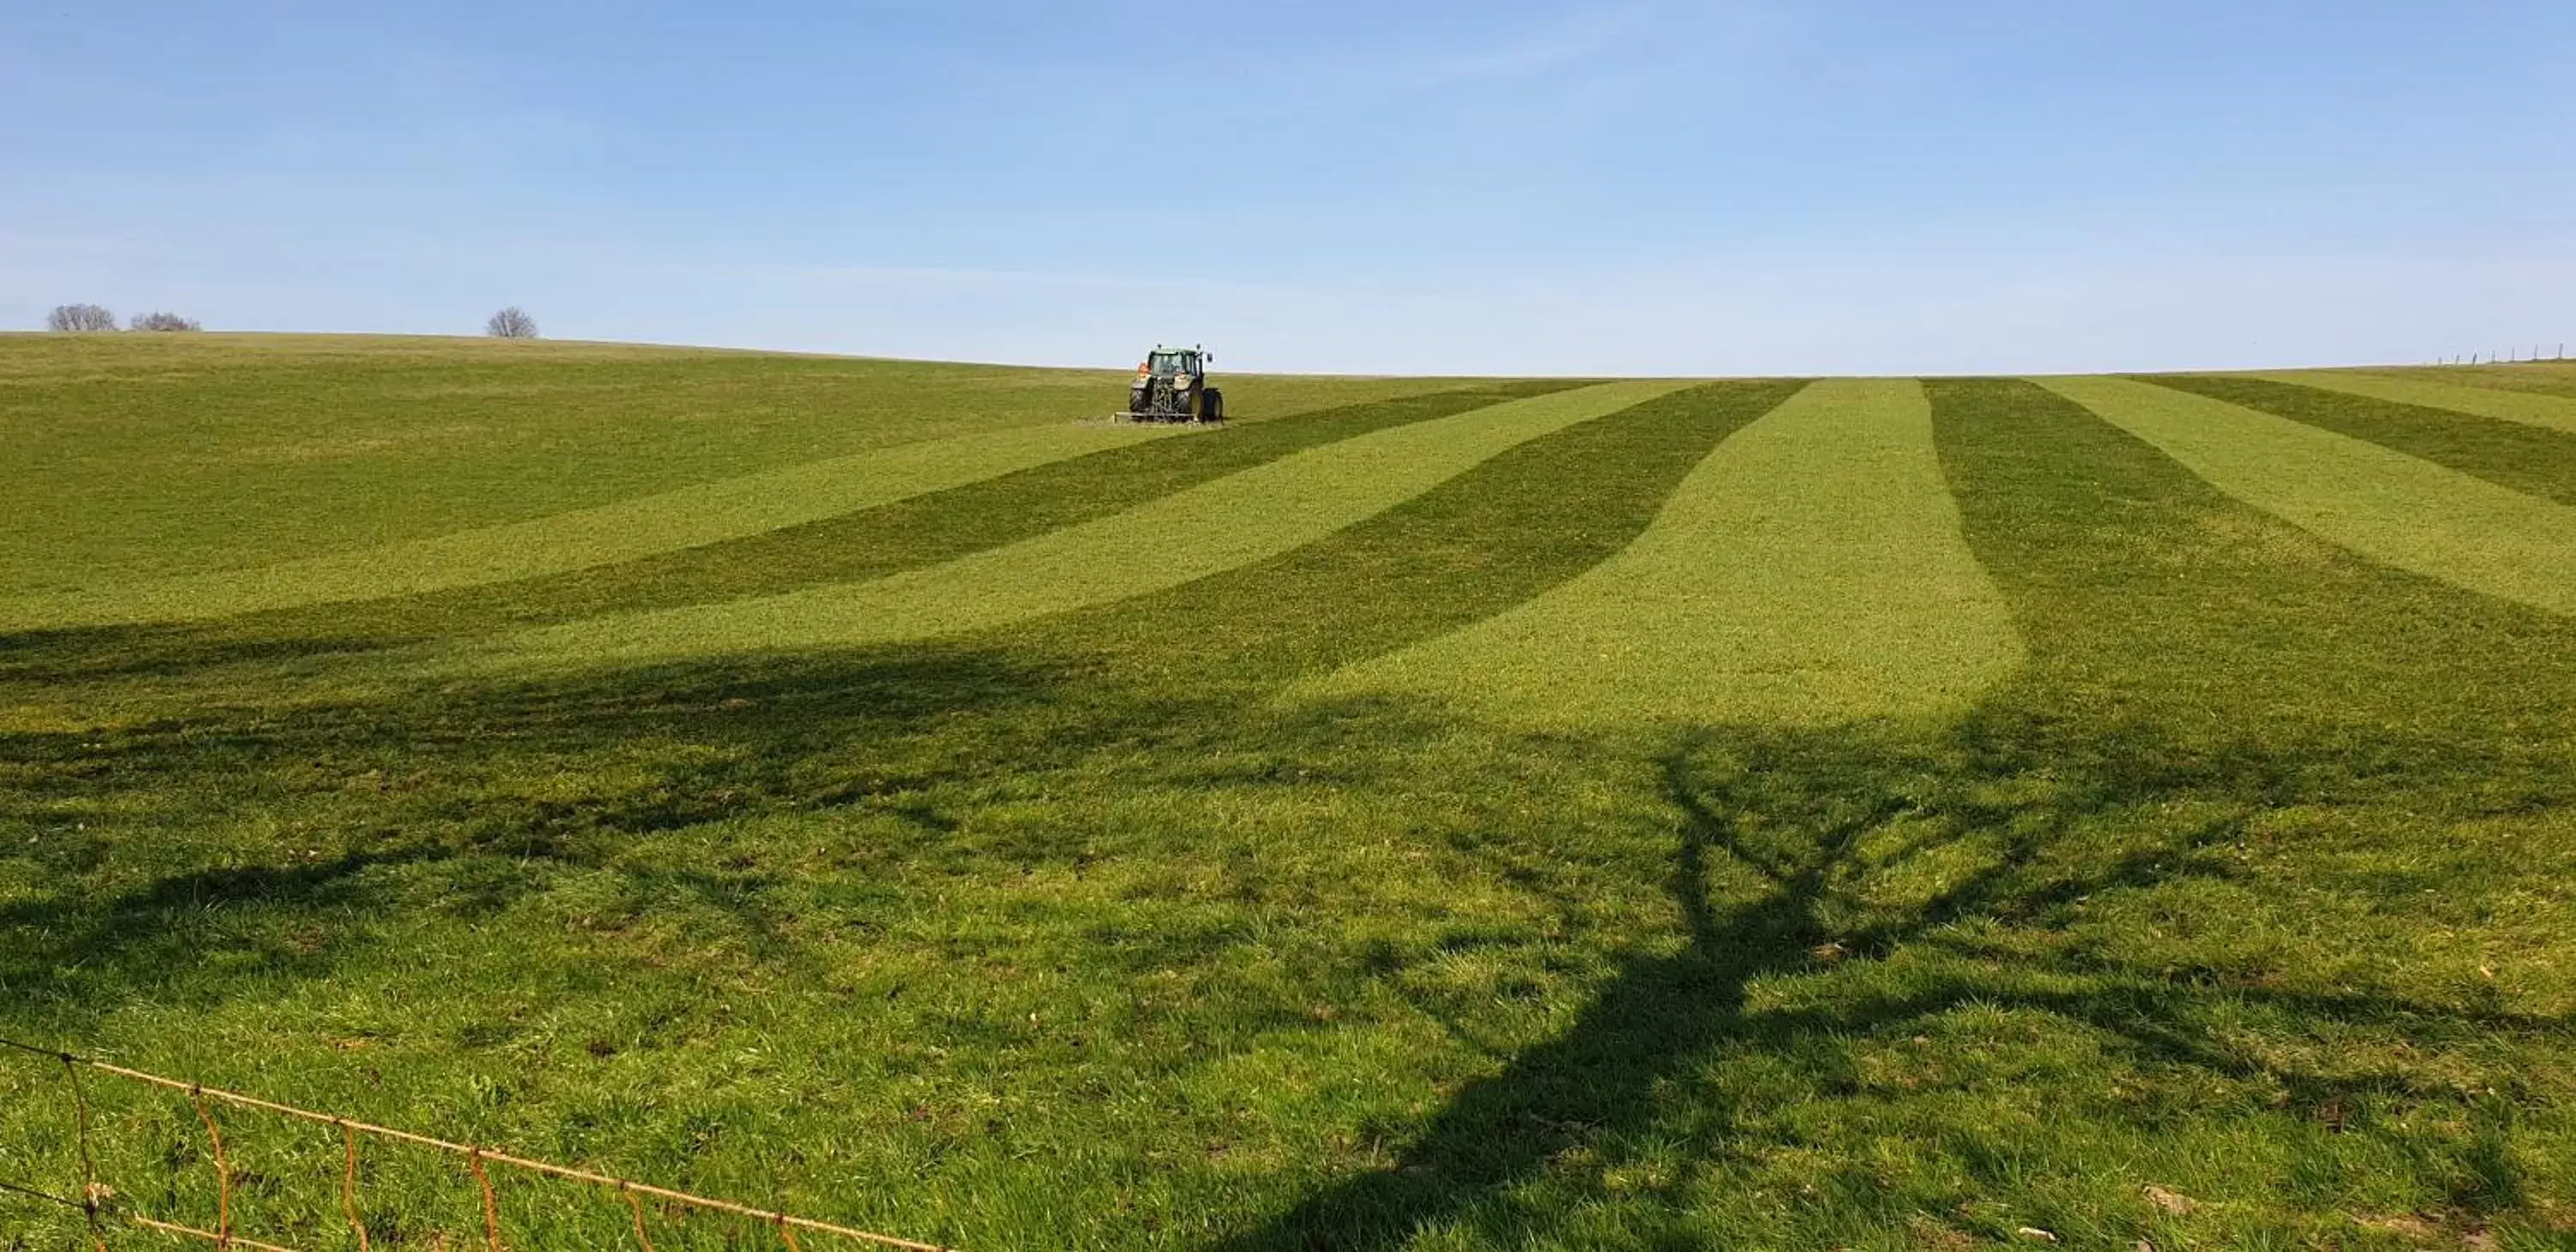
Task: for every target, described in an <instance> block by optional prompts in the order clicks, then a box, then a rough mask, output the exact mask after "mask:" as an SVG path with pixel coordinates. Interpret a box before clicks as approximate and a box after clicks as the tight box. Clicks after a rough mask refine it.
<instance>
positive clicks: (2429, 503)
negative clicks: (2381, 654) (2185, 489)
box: [2036, 378, 2576, 613]
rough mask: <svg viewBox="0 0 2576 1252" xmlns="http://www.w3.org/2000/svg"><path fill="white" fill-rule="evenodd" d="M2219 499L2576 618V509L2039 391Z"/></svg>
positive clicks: (2290, 440) (2311, 445) (2133, 390)
mask: <svg viewBox="0 0 2576 1252" xmlns="http://www.w3.org/2000/svg"><path fill="white" fill-rule="evenodd" d="M2036 381H2038V382H2039V383H2040V384H2041V385H2042V386H2045V387H2047V388H2049V389H2050V390H2052V391H2055V392H2057V393H2058V394H2059V395H2062V396H2065V397H2066V398H2068V399H2070V400H2073V401H2075V402H2076V403H2078V404H2081V405H2083V406H2084V407H2085V408H2088V409H2091V410H2092V411H2093V412H2095V413H2098V414H2100V415H2101V416H2102V417H2103V418H2104V419H2105V420H2107V421H2109V422H2111V423H2112V424H2114V425H2117V426H2119V427H2120V428H2121V429H2123V430H2126V431H2128V432H2129V433H2131V434H2133V435H2136V436H2137V437H2139V438H2140V439H2144V440H2146V441H2147V442H2148V443H2151V444H2153V445H2155V446H2156V447H2157V448H2159V449H2161V450H2162V451H2163V452H2164V453H2165V454H2166V455H2167V456H2170V457H2172V458H2173V459H2175V460H2176V461H2179V462H2181V463H2182V464H2183V465H2184V466H2185V467H2187V468H2189V469H2190V470H2191V471H2192V472H2193V473H2195V474H2198V475H2200V476H2201V477H2202V478H2205V479H2207V480H2209V482H2210V483H2211V484H2212V485H2214V486H2216V487H2217V488H2218V489H2219V490H2221V491H2224V492H2226V493H2227V494H2229V495H2231V496H2234V497H2236V498H2237V499H2240V500H2243V501H2245V502H2246V503H2248V504H2252V505H2254V506H2255V507H2257V508H2260V509H2263V510H2265V511H2266V512H2270V513H2273V514H2276V515H2278V516H2280V517H2282V518H2285V519H2287V520H2288V521H2290V522H2291V523H2293V524H2295V525H2297V526H2299V527H2301V528H2302V529H2305V530H2308V531H2310V532H2312V533H2314V534H2316V535H2318V536H2321V537H2323V538H2325V539H2327V540H2329V541H2331V542H2333V543H2337V544H2340V545H2342V546H2344V547H2347V548H2350V549H2352V550H2353V551H2355V552H2359V553H2361V554H2363V555H2365V556H2368V557H2371V558H2372V559H2374V560H2378V561H2383V562H2386V563H2387V564H2390V565H2394V566H2396V567H2398V568H2400V569H2404V570H2411V571H2413V572H2415V573H2418V574H2423V575H2427V576H2429V577H2433V578H2438V579H2441V580H2443V581H2445V582H2448V583H2452V584H2454V585H2457V586H2461V587H2466V588H2469V589H2470V590H2473V591H2481V592H2485V593H2486V594H2488V595H2492V596H2500V597H2503V598H2505V599H2508V600H2518V601H2521V602H2522V603H2524V604H2531V605H2537V606H2539V607H2541V608H2545V609H2551V610H2555V611H2557V612H2560V613H2576V508H2569V507H2568V506H2566V505H2563V504H2555V503H2552V502H2550V501H2547V500H2542V499H2539V498H2537V497H2534V496H2527V495H2524V494H2523V493H2521V492H2518V491H2514V490H2511V489H2509V488H2505V487H2499V486H2496V485H2495V484H2493V483H2490V482H2486V481H2484V480H2483V479H2477V478H2472V477H2470V476H2468V475H2466V474H2462V473H2459V472H2457V471H2454V470H2448V469H2444V468H2442V467H2441V466H2439V465H2435V464H2433V463H2432V462H2430V461H2423V460H2418V459H2416V458H2414V457H2411V456H2407V455H2405V454H2403V453H2399V452H2391V451H2389V450H2388V449H2386V448H2383V447H2380V446H2379V445H2377V444H2374V443H2368V442H2365V441H2363V440H2359V439H2352V438H2347V437H2346V436H2343V435H2338V434H2335V433H2334V432H2332V431H2327V430H2320V429H2318V428H2317V427H2314V426H2310V425H2307V424H2305V423H2303V422H2294V421H2291V420H2289V419H2287V418H2282V417H2274V416H2272V415H2271V414H2268V413H2258V412H2255V411H2253V410H2251V409H2245V408H2239V407H2238V406H2236V405H2232V404H2226V403H2223V402H2221V401H2217V400H2212V399H2208V398H2207V397H2204V396H2197V395H2191V394H2189V393H2186V392H2180V391H2174V390H2171V389H2168V388H2164V387H2156V386H2150V385H2148V384H2146V383H2141V382H2133V381H2130V380H2128V379H2121V378H2044V379H2039V380H2036Z"/></svg>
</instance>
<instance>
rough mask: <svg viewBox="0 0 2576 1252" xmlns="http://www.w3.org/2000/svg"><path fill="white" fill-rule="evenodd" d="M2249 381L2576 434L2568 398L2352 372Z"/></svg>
mask: <svg viewBox="0 0 2576 1252" xmlns="http://www.w3.org/2000/svg"><path fill="white" fill-rule="evenodd" d="M2250 377H2254V378H2260V379H2266V380H2269V381H2272V382H2282V383H2296V384H2298V385H2299V386H2302V387H2316V388H2320V389H2322V390H2325V391H2339V392H2342V393H2343V394H2345V395H2350V396H2362V397H2365V398H2368V399H2372V400H2386V401H2390V402H2391V403H2395V404H2412V405H2419V406H2421V407H2424V408H2428V409H2442V410H2445V411H2447V412H2452V413H2468V414H2472V415H2474V416H2477V417H2492V418H2497V419H2500V420H2502V421H2508V422H2520V423H2522V424H2524V425H2526V426H2540V427H2545V428H2547V429H2550V430H2555V431H2558V432H2561V433H2563V434H2576V399H2571V398H2568V397H2565V396H2549V395H2535V394H2533V393H2531V392H2527V391H2507V390H2504V389H2501V388H2495V387H2473V386H2467V385H2463V384H2460V383H2449V382H2435V381H2433V380H2431V379H2422V378H2391V377H2389V376H2387V375H2385V374H2360V373H2353V372H2350V371H2347V370H2316V371H2307V370H2301V371H2296V372H2287V373H2275V374H2255V375H2251V376H2250Z"/></svg>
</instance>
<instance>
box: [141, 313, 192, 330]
mask: <svg viewBox="0 0 2576 1252" xmlns="http://www.w3.org/2000/svg"><path fill="white" fill-rule="evenodd" d="M125 326H126V329H128V330H204V329H205V326H204V325H203V324H202V323H200V322H198V321H197V319H195V318H193V317H181V316H179V315H178V314H176V313H137V314H135V315H134V320H133V321H131V322H127V323H126V324H125Z"/></svg>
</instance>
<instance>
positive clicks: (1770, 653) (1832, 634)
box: [1311, 380, 2019, 727]
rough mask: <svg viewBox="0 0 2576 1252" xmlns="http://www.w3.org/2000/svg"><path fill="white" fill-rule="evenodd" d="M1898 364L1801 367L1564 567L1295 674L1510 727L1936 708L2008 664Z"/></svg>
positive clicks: (1918, 406)
mask: <svg viewBox="0 0 2576 1252" xmlns="http://www.w3.org/2000/svg"><path fill="white" fill-rule="evenodd" d="M2018 655H2019V647H2018V644H2017V642H2016V639H2015V636H2014V633H2013V626H2012V622H2011V619H2010V616H2009V615H2008V614H2007V612H2006V611H2005V608H2004V604H2003V601H2002V598H2001V597H2000V596H1999V595H1998V594H1997V592H1996V590H1995V588H1994V586H1993V584H1992V583H1991V582H1990V581H1989V580H1988V579H1987V578H1986V576H1985V574H1984V572H1983V571H1982V570H1981V569H1980V568H1979V567H1978V565H1977V563H1976V560H1975V559H1974V558H1973V557H1972V556H1971V555H1970V554H1969V552H1968V549H1967V546H1966V544H1965V542H1964V541H1963V540H1962V539H1961V537H1960V533H1959V516H1958V511H1957V508H1956V507H1955V506H1954V505H1953V503H1952V502H1951V499H1950V494H1949V489H1948V487H1947V485H1946V484H1945V483H1944V481H1943V479H1942V474H1941V466H1940V463H1939V460H1938V457H1937V456H1936V454H1935V452H1934V449H1933V444H1932V424H1931V410H1930V407H1929V405H1928V404H1927V403H1926V402H1925V400H1924V396H1923V390H1922V388H1921V387H1920V386H1919V385H1918V384H1916V383H1913V382H1910V381H1880V380H1869V381H1853V380H1843V381H1832V382H1820V383H1816V384H1813V385H1811V386H1809V387H1808V388H1807V389H1806V390H1804V391H1802V392H1800V393H1799V394H1797V395H1796V396H1795V397H1793V398H1791V399H1790V400H1789V401H1788V402H1787V403H1785V404H1783V405H1782V406H1781V407H1780V408H1779V409H1778V410H1776V411H1774V412H1773V413H1772V414H1771V415H1769V416H1768V417H1765V418H1763V419H1761V420H1760V421H1757V422H1755V423H1753V424H1752V425H1750V426H1748V427H1746V428H1745V429H1744V430H1742V431H1740V432H1738V433H1737V434H1736V435H1735V436H1734V437H1733V438H1731V439H1729V440H1727V441H1726V442H1725V443H1724V444H1722V445H1720V446H1719V448H1718V449H1717V450H1716V451H1715V452H1713V453H1711V454H1710V455H1709V457H1708V458H1707V459H1706V460H1705V461H1703V462H1702V463H1701V464H1700V466H1699V468H1698V469H1697V470H1695V471H1694V472H1693V473H1692V474H1691V475H1690V477H1689V478H1687V479H1686V480H1684V481H1683V483H1682V484H1681V486H1680V488H1679V489H1678V490H1677V491H1675V492H1674V494H1673V496H1672V498H1671V500H1670V501H1669V502H1668V503H1667V504H1666V506H1665V508H1664V510H1663V512H1662V514H1661V515H1660V516H1659V517H1657V518H1656V519H1655V521H1654V523H1653V525H1652V526H1650V527H1649V528H1648V529H1647V531H1646V532H1645V533H1644V534H1643V535H1641V536H1639V537H1638V538H1637V540H1636V541H1635V542H1634V543H1633V544H1631V545H1629V547H1628V548H1627V549H1626V550H1625V551H1623V552H1621V553H1620V554H1619V555H1618V556H1616V557H1614V558H1612V559H1610V560H1608V561H1606V562H1603V563H1602V564H1601V565H1599V566H1597V567H1595V568H1594V569H1592V570H1591V571H1590V572H1588V573H1586V574H1585V575H1583V576H1582V577H1580V578H1577V579H1575V580H1574V581H1573V582H1571V583H1568V584H1567V585H1565V586H1564V587H1562V588H1560V589H1558V590H1556V591H1554V592H1551V593H1549V594H1547V595H1544V596H1541V597H1539V598H1538V599H1536V600H1534V601H1531V602H1530V603H1528V604H1526V605H1524V606H1522V607H1520V608H1517V609H1514V610H1512V611H1510V612H1507V613H1503V614H1501V615H1499V616H1496V617H1493V618H1489V619H1487V620H1485V621H1483V622H1480V623H1478V624H1476V625H1474V626H1471V627H1468V628H1466V629H1464V630H1461V631H1458V632H1455V633H1453V634H1450V635H1448V636H1445V637H1442V638H1440V639H1437V640H1433V641H1430V642H1427V643H1424V644H1422V645H1420V646H1417V647H1414V648H1410V649H1407V650H1405V651H1403V652H1401V653H1398V654H1395V655H1393V656H1390V657H1386V658H1383V659H1381V660H1378V661H1374V662H1370V663H1367V664H1363V665H1360V666H1356V667H1353V668H1352V669H1350V670H1346V671H1344V672H1342V673H1340V674H1337V675H1335V676H1333V677H1332V678H1331V679H1329V680H1327V681H1325V682H1323V683H1320V684H1317V685H1316V687H1314V688H1313V689H1311V693H1312V694H1317V695H1346V694H1354V693H1360V692H1373V691H1391V692H1402V693H1407V694H1410V695H1415V696H1420V697H1425V698H1430V699H1435V700H1438V699H1447V700H1452V701H1457V702H1460V703H1463V704H1465V705H1467V706H1469V707H1473V708H1477V709H1480V710H1482V711H1484V712H1486V713H1488V714H1490V715H1494V716H1498V717H1500V718H1502V719H1504V720H1506V721H1509V722H1513V723H1517V724H1526V725H1531V726H1573V727H1586V726H1615V725H1631V724H1654V723H1664V722H1671V723H1690V722H1778V723H1787V724H1796V725H1814V724H1825V723H1832V722H1840V721H1850V720H1857V719H1865V718H1874V717H1913V716H1927V715H1936V714H1940V713H1945V712H1956V711H1958V710H1960V709H1962V708H1964V707H1965V706H1966V705H1967V703H1968V702H1969V701H1970V700H1972V699H1973V698H1975V696H1976V695H1977V694H1978V693H1979V692H1981V691H1983V690H1985V689H1987V688H1989V687H1990V686H1992V685H1993V684H1994V683H1995V682H1997V681H1998V680H2000V679H2001V678H2002V677H2004V676H2005V675H2006V674H2008V673H2009V672H2011V670H2012V667H2013V665H2014V663H2015V660H2016V658H2017V657H2018Z"/></svg>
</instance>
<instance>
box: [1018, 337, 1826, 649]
mask: <svg viewBox="0 0 2576 1252" xmlns="http://www.w3.org/2000/svg"><path fill="white" fill-rule="evenodd" d="M1802 385H1803V384H1802V383H1798V382H1775V381H1762V382H1727V383H1713V384H1708V385H1705V386H1700V387H1694V388H1690V389H1688V390H1684V391H1679V392H1675V393H1673V394H1670V395H1667V396H1663V397H1659V398H1657V399H1655V400H1651V401H1648V402H1646V403H1644V404H1641V405H1637V406H1635V407H1633V408H1629V409H1624V410H1621V411H1619V412H1617V413H1613V414H1610V415H1608V416H1604V417H1600V418H1595V419H1593V420H1591V421H1588V422H1584V423H1581V424H1579V425H1576V426H1572V427H1569V428H1567V429H1565V430H1563V431H1559V432H1557V433H1555V434H1551V435H1548V436H1546V437H1544V438H1541V439H1536V440H1532V441H1530V442H1529V443H1526V444H1523V445H1521V446H1520V447H1517V448H1514V449H1512V450H1511V451H1509V452H1505V453H1503V454H1502V455H1500V456H1497V457H1495V458H1493V459H1492V460H1489V461H1486V462H1484V463H1483V464H1481V465H1478V466H1477V467H1475V468H1474V469H1472V470H1470V471H1468V472H1467V473H1465V474H1461V475H1459V476H1458V477H1456V478H1453V479H1451V480H1449V481H1448V482H1445V483H1442V484H1441V485H1439V486H1438V487H1435V488H1433V489H1432V490H1431V491H1429V492H1426V493H1424V494H1423V495H1421V496H1419V497H1417V498H1415V499H1413V500H1410V501H1407V502H1406V503H1405V504H1403V505H1401V506H1399V507H1397V508H1394V509H1391V510H1389V511H1387V512H1385V513H1382V514H1379V515H1378V516H1376V517H1373V518H1370V519H1369V520H1367V521H1365V522H1362V523H1361V524H1359V525H1357V526H1353V527H1350V528H1348V529H1346V530H1342V531H1340V532H1337V533H1335V534H1334V535H1332V536H1331V537H1329V538H1326V539H1324V540H1321V541H1319V542H1316V543H1313V544H1309V545H1307V546H1305V547H1303V548H1300V549H1297V550H1296V551H1294V552H1288V553H1283V554H1282V555H1280V556H1278V557H1275V558H1273V559H1271V560H1268V561H1263V562H1260V563H1258V564H1254V565H1250V566H1246V567H1244V568H1242V569H1238V570H1231V571H1228V572H1226V573H1223V574H1219V575H1215V576H1213V577H1209V578H1205V579H1201V580H1199V581H1197V582H1194V583H1191V584H1188V585H1186V586H1182V587H1177V588H1173V589H1172V590H1170V591H1167V592H1161V593H1157V594H1155V595H1151V596H1146V597H1142V598H1140V599H1137V600H1131V601H1125V602H1121V603H1119V604H1115V605H1106V606H1102V607H1101V608H1098V609H1094V610H1088V611H1085V612H1082V613H1077V614H1074V615H1071V616H1070V617H1067V618H1061V619H1054V620H1052V621H1050V622H1049V623H1046V624H1043V625H1041V626H1039V627H1036V628H1030V629H1023V630H1020V631H1015V632H1010V633H1009V634H1007V635H1005V636H1004V637H1005V638H1006V639H1016V640H1022V641H1036V640H1040V639H1043V640H1045V641H1046V642H1047V643H1048V645H1049V646H1051V647H1053V648H1057V649H1062V650H1067V651H1072V652H1078V653H1082V654H1086V655H1089V656H1091V657H1093V658H1094V659H1095V660H1098V661H1102V662H1106V663H1108V664H1110V665H1111V666H1112V667H1113V668H1116V669H1119V670H1121V671H1124V672H1126V673H1128V674H1130V675H1136V674H1154V675H1158V676H1160V678H1161V679H1168V678H1170V677H1173V676H1179V675H1187V676H1188V677H1189V678H1190V680H1191V681H1207V680H1218V681H1226V680H1234V681H1250V682H1265V681H1273V680H1278V679H1282V678H1286V677H1289V676H1293V675H1296V674H1302V673H1311V672H1316V671H1321V670H1326V669H1330V668H1333V667H1336V666H1340V665H1347V664H1350V663H1351V662H1354V661H1357V660H1361V659H1363V658H1366V657H1369V656H1374V655H1377V654H1379V653H1383V652H1387V651H1391V650H1393V649H1396V648H1400V647H1403V646H1404V645H1406V644H1409V643H1413V642H1415V641H1417V640H1421V639H1425V638H1429V637H1431V636H1433V635H1437V634H1440V633H1443V632H1445V631H1450V630H1455V629H1457V628H1458V627H1460V626H1464V625H1466V624H1468V623H1470V622H1474V621H1476V620H1478V619H1480V618H1484V617H1488V616H1491V615H1493V614H1495V613H1499V612H1501V611H1503V610H1505V609H1508V608H1510V607H1512V606H1513V605H1516V604H1519V603H1521V602H1522V601H1524V600H1527V599H1529V598H1530V597H1532V596H1535V595H1537V594H1539V593H1540V592H1542V591H1545V590H1547V589H1548V588H1550V587H1554V586H1556V585H1557V584H1559V583H1562V582H1564V581H1565V580H1567V579H1569V578H1572V577H1574V576H1575V575H1576V574H1579V573H1581V572H1583V571H1584V570H1586V569H1589V568H1591V567H1592V566H1593V565H1595V564H1598V563H1599V562H1601V561H1602V560H1604V559H1606V558H1608V557H1610V556H1611V555H1613V554H1615V553H1617V552H1618V551H1619V550H1620V549H1621V548H1624V547H1626V546H1627V545H1628V544H1629V542H1630V541H1632V540H1634V539H1635V538H1636V537H1637V535H1638V534H1639V533H1640V532H1642V531H1644V530H1645V528H1646V526H1647V524H1648V523H1649V522H1651V521H1653V520H1654V517H1655V514H1656V513H1657V512H1659V511H1661V509H1662V508H1663V505H1664V501H1665V499H1666V498H1667V497H1669V496H1670V495H1671V494H1672V492H1673V490H1674V488H1676V487H1678V486H1679V485H1680V483H1681V480H1682V479H1683V477H1684V476H1686V475H1688V474H1689V473H1690V471H1691V469H1692V467H1694V466H1696V465H1698V464H1699V463H1700V461H1701V460H1702V459H1703V458H1705V457H1706V456H1707V455H1708V454H1709V453H1710V452H1711V451H1712V450H1713V449H1715V448H1716V447H1717V445H1718V444H1719V443H1720V442H1721V441H1723V440H1724V439H1725V438H1726V437H1727V436H1728V435H1731V434H1733V433H1734V432H1735V431H1737V430H1739V429H1741V428H1742V427H1743V426H1745V425H1746V424H1747V423H1750V422H1752V421H1753V420H1754V419H1756V418H1758V417H1760V416H1762V415H1763V414H1765V413H1768V412H1770V411H1771V410H1772V409H1775V408H1777V407H1779V405H1780V403H1781V402H1782V401H1784V400H1786V399H1788V398H1789V397H1790V396H1791V395H1793V394H1795V393H1796V392H1797V390H1798V389H1799V387H1801V386H1802ZM1282 507H1294V503H1293V502H1290V501H1283V502H1282ZM1175 541H1176V542H1187V541H1188V540H1187V537H1186V536H1176V537H1175Z"/></svg>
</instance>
